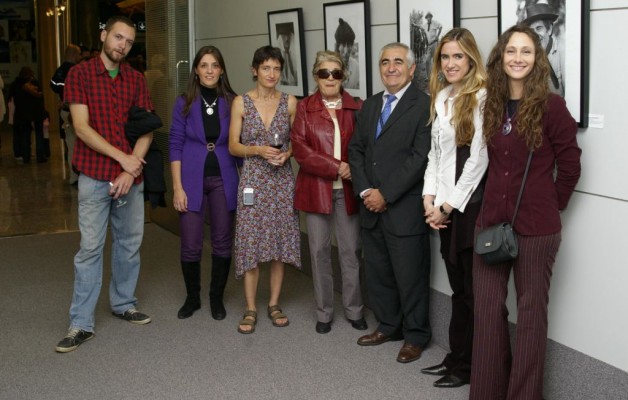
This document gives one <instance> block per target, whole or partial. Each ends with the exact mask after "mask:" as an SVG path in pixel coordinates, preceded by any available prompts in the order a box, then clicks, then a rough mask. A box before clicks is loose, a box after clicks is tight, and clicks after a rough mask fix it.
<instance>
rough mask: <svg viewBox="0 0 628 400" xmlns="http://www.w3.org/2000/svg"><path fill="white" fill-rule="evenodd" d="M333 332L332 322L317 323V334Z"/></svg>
mask: <svg viewBox="0 0 628 400" xmlns="http://www.w3.org/2000/svg"><path fill="white" fill-rule="evenodd" d="M329 331H331V322H320V321H319V322H317V323H316V332H318V333H327V332H329Z"/></svg>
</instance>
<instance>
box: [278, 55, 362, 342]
mask: <svg viewBox="0 0 628 400" xmlns="http://www.w3.org/2000/svg"><path fill="white" fill-rule="evenodd" d="M345 68H346V65H345V64H344V62H343V60H342V57H341V56H340V54H338V53H336V52H333V51H319V52H318V53H317V54H316V60H315V62H314V67H313V69H312V73H313V74H314V80H315V81H316V83H317V85H318V90H317V91H316V92H315V93H314V94H312V95H311V96H308V97H306V98H305V99H303V100H302V101H301V102H300V103H299V105H298V106H297V113H296V117H295V119H294V123H293V125H292V131H291V133H290V135H291V140H292V152H293V155H294V158H295V159H296V160H297V162H298V163H299V166H300V170H299V174H298V176H297V182H296V189H295V192H296V194H295V200H294V206H295V208H296V209H298V210H301V211H304V212H305V213H306V222H307V231H308V241H309V246H310V257H311V262H312V277H313V281H314V296H315V299H316V314H317V320H318V321H317V323H316V332H318V333H327V332H329V331H330V330H331V322H332V320H333V316H334V311H333V304H334V286H333V283H334V279H333V271H332V266H331V231H332V226H333V227H334V228H335V231H336V239H337V242H338V258H339V260H340V270H341V274H342V304H343V306H344V309H345V317H346V318H347V319H348V320H349V322H350V323H351V325H352V326H353V327H354V328H355V329H359V330H365V329H367V328H368V326H367V324H366V321H365V320H364V317H363V314H362V309H363V303H362V294H361V292H360V263H359V254H360V240H359V232H360V224H359V221H358V215H357V212H358V207H357V203H356V198H355V195H354V193H353V188H352V186H351V171H350V170H349V164H348V159H347V157H348V156H347V148H348V146H349V141H350V140H351V136H352V135H353V127H354V125H355V113H356V112H357V111H358V110H359V109H360V107H361V105H362V101H361V100H360V99H357V98H356V99H354V98H353V97H351V95H350V94H349V93H347V92H345V91H344V90H343V88H342V82H343V80H344V78H345V76H346V73H345Z"/></svg>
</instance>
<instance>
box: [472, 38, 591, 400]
mask: <svg viewBox="0 0 628 400" xmlns="http://www.w3.org/2000/svg"><path fill="white" fill-rule="evenodd" d="M486 70H487V73H488V80H487V85H486V88H487V95H486V102H485V105H484V122H483V127H484V131H483V132H484V140H485V141H486V145H487V150H488V175H487V179H486V185H485V187H484V203H483V205H482V210H481V211H480V216H479V217H478V220H477V222H476V232H477V229H480V228H481V227H488V226H491V225H495V224H498V223H502V222H509V221H511V219H512V216H513V214H514V209H515V206H516V203H517V197H518V194H519V189H520V188H521V184H522V180H523V175H524V171H525V168H526V164H527V160H528V155H529V154H530V152H531V151H532V152H533V153H532V162H531V164H530V169H529V171H528V175H527V178H526V181H525V186H524V190H523V195H522V196H521V203H520V205H519V209H518V212H517V218H516V220H515V221H514V225H513V229H514V231H515V232H516V233H517V236H518V241H519V255H518V256H517V258H516V259H515V260H513V261H507V262H504V263H501V264H495V265H489V264H487V263H486V262H484V260H483V259H482V258H481V257H480V256H478V255H477V254H475V255H474V258H473V295H474V299H475V303H474V336H473V354H472V357H471V358H472V360H473V368H472V370H471V391H470V396H469V399H470V400H487V399H490V400H516V399H525V400H541V398H542V396H543V367H544V365H545V346H546V343H547V304H548V302H549V289H550V279H551V277H552V267H553V265H554V260H555V259H556V254H557V253H558V248H559V246H560V241H561V234H560V232H561V222H560V212H561V211H562V210H564V209H565V208H566V207H567V204H568V203H569V198H570V197H571V194H572V193H573V191H574V188H575V187H576V184H577V183H578V179H579V178H580V152H581V151H580V147H578V141H577V140H576V133H577V131H578V128H577V125H576V121H574V119H573V118H572V116H571V114H569V110H567V106H566V105H565V100H563V98H561V97H560V96H558V95H556V94H552V93H551V92H550V88H549V83H548V82H549V74H550V64H549V61H548V60H547V55H546V54H545V50H544V49H543V47H542V46H541V42H540V41H539V38H538V36H537V34H536V33H535V32H534V31H533V30H532V29H531V28H530V27H528V26H525V25H515V26H513V27H511V28H509V29H508V30H507V31H506V32H504V33H503V34H502V35H501V36H500V37H499V40H498V42H497V44H496V45H495V47H494V48H493V50H492V51H491V54H490V56H489V58H488V61H487V67H486ZM511 271H512V272H513V275H514V282H515V289H516V292H517V329H516V339H515V344H514V349H513V350H511V347H510V333H509V330H508V310H507V308H506V296H507V294H508V279H509V277H510V273H511Z"/></svg>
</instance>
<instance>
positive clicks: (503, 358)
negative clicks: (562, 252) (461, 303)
mask: <svg viewBox="0 0 628 400" xmlns="http://www.w3.org/2000/svg"><path fill="white" fill-rule="evenodd" d="M476 233H477V232H476ZM518 239H519V256H518V257H517V259H516V260H514V261H511V262H508V263H503V264H497V265H488V264H486V263H485V262H484V261H483V259H482V258H481V257H480V256H478V255H477V254H474V255H473V292H474V298H475V305H474V328H475V335H474V339H473V356H472V363H473V367H472V369H471V391H470V396H469V399H470V400H541V399H542V396H543V369H544V365H545V348H546V343H547V304H548V301H549V288H550V279H551V277H552V267H553V265H554V260H555V257H556V253H557V252H558V247H559V246H560V241H561V234H560V233H556V234H552V235H545V236H519V237H518ZM511 270H512V272H513V274H514V282H515V289H516V292H517V327H516V339H515V345H514V349H512V351H511V348H510V335H509V331H508V309H507V308H506V297H507V295H508V279H509V277H510V271H511Z"/></svg>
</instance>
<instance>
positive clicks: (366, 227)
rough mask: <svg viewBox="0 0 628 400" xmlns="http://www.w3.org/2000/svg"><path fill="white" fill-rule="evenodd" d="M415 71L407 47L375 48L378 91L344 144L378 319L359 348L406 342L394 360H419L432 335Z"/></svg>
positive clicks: (421, 113)
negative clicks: (380, 86)
mask: <svg viewBox="0 0 628 400" xmlns="http://www.w3.org/2000/svg"><path fill="white" fill-rule="evenodd" d="M415 70H416V62H415V58H414V53H413V52H412V50H410V48H409V47H408V46H407V45H405V44H402V43H389V44H387V45H385V46H384V47H383V48H382V50H381V51H380V55H379V73H380V76H381V79H382V83H383V84H384V87H385V90H384V91H383V92H380V93H378V94H376V95H374V96H372V97H369V98H368V99H366V101H365V102H364V105H363V106H362V110H361V111H360V113H359V114H358V118H357V125H356V128H355V131H354V134H353V138H352V139H351V143H350V144H349V165H350V166H351V180H352V182H353V189H354V191H355V193H356V196H359V197H360V198H361V199H362V201H361V205H360V225H361V228H362V243H363V246H364V262H365V275H366V286H367V290H368V298H369V303H370V305H371V307H372V309H373V313H374V314H375V317H376V318H377V320H378V321H379V326H378V327H377V328H376V329H375V330H374V331H373V332H372V333H370V334H368V335H365V336H362V337H360V338H359V339H358V345H360V346H375V345H380V344H383V343H386V342H388V341H391V340H401V339H405V343H404V345H403V346H402V347H401V349H400V351H399V354H398V355H397V361H398V362H401V363H409V362H412V361H415V360H418V359H419V358H420V357H421V353H422V352H423V349H424V348H425V347H426V346H427V344H428V343H429V341H430V339H431V337H432V330H431V328H430V321H429V296H430V241H429V230H428V229H429V226H428V225H427V224H426V223H425V222H424V217H423V214H424V210H423V202H422V201H421V193H422V190H423V175H424V174H425V167H426V165H427V155H428V153H429V150H430V129H431V124H430V113H429V110H430V101H429V97H428V96H427V95H426V94H425V93H423V92H420V91H419V89H418V88H417V87H416V86H414V85H411V83H412V75H413V74H414V72H415Z"/></svg>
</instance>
